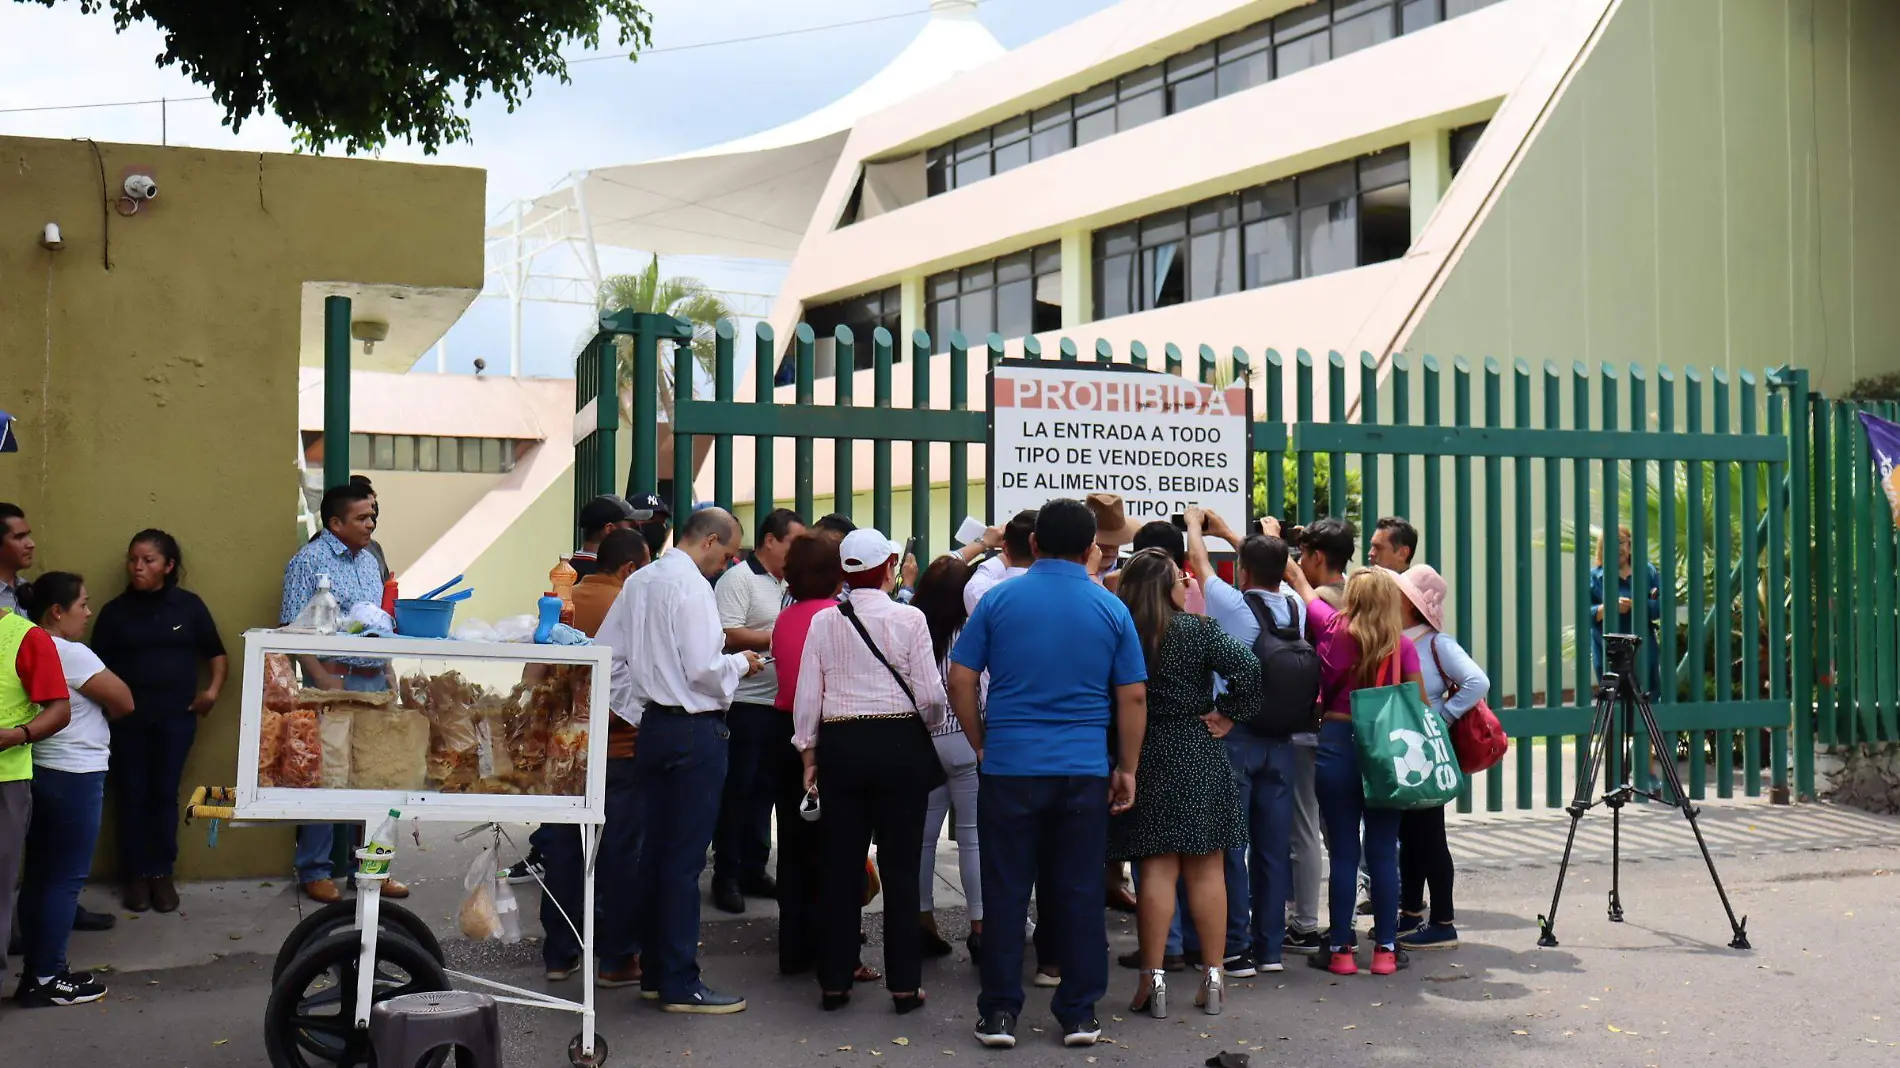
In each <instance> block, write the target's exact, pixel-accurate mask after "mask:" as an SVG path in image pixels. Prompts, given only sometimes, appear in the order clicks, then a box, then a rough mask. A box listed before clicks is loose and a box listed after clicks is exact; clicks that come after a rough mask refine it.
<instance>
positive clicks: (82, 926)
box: [73, 905, 119, 931]
mask: <svg viewBox="0 0 1900 1068" xmlns="http://www.w3.org/2000/svg"><path fill="white" fill-rule="evenodd" d="M118 922H119V918H118V917H117V916H114V915H113V914H112V913H110V912H93V911H92V910H91V909H88V908H86V907H85V906H84V905H79V906H76V907H75V908H74V909H73V930H75V931H110V930H112V928H113V927H114V926H116V925H117V924H118Z"/></svg>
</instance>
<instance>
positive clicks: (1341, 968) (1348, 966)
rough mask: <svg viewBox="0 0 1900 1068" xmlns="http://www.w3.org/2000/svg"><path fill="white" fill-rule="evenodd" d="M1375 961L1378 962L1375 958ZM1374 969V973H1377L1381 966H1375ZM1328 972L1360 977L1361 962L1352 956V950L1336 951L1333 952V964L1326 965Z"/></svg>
mask: <svg viewBox="0 0 1900 1068" xmlns="http://www.w3.org/2000/svg"><path fill="white" fill-rule="evenodd" d="M1373 959H1374V960H1377V959H1378V958H1376V957H1375V958H1373ZM1372 968H1373V970H1374V971H1377V970H1378V968H1379V966H1378V965H1377V964H1374V965H1373V966H1372ZM1326 970H1327V971H1329V972H1332V973H1333V974H1334V975H1358V974H1359V960H1358V958H1356V957H1354V956H1353V955H1352V950H1350V949H1335V950H1333V956H1332V960H1331V962H1329V963H1328V964H1327V965H1326Z"/></svg>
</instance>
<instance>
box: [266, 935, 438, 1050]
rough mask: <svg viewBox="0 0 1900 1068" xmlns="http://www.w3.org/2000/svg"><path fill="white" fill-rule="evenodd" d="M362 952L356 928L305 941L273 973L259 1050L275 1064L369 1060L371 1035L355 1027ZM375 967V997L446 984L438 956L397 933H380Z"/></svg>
mask: <svg viewBox="0 0 1900 1068" xmlns="http://www.w3.org/2000/svg"><path fill="white" fill-rule="evenodd" d="M361 951H362V940H361V938H360V937H359V936H358V934H357V932H355V931H347V930H346V931H334V932H332V933H330V934H327V935H325V936H323V937H322V938H319V939H317V940H316V941H314V942H311V943H310V944H309V945H307V946H306V947H305V948H304V951H303V952H302V953H300V954H298V955H297V957H296V959H294V960H292V961H291V962H290V965H289V966H288V967H286V968H285V969H284V972H283V974H282V975H281V976H279V977H278V978H277V981H276V982H275V983H274V984H273V985H272V987H271V994H270V1001H269V1003H268V1004H267V1005H266V1007H265V1009H264V1049H265V1051H266V1052H267V1053H268V1054H269V1055H270V1063H271V1064H272V1066H273V1068H317V1066H319V1065H325V1066H328V1065H334V1066H336V1068H356V1066H358V1065H367V1064H370V1063H371V1056H370V1047H369V1033H368V1032H367V1031H359V1030H357V1028H356V976H357V971H356V969H357V957H358V955H359V954H360V953H361ZM375 967H376V975H375V978H374V980H373V984H374V985H373V987H372V993H371V1000H372V1001H388V1000H389V999H390V998H395V997H401V996H403V995H404V994H424V993H430V992H434V991H442V990H448V989H450V986H449V977H448V975H447V974H446V973H444V972H443V970H442V964H441V962H439V961H437V960H436V959H435V958H434V957H432V956H430V955H429V953H428V951H426V950H424V949H423V948H422V947H421V946H418V945H416V944H415V943H414V942H412V941H410V940H409V939H408V938H406V937H404V936H403V935H400V934H391V933H387V932H385V933H383V934H382V935H381V937H379V938H377V940H376V964H375ZM444 1059H446V1058H444ZM438 1063H439V1062H438Z"/></svg>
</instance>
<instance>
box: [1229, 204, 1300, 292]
mask: <svg viewBox="0 0 1900 1068" xmlns="http://www.w3.org/2000/svg"><path fill="white" fill-rule="evenodd" d="M1241 240H1242V241H1244V242H1245V243H1246V260H1247V279H1246V281H1247V288H1248V289H1255V288H1258V287H1260V286H1270V285H1273V284H1274V283H1275V282H1287V281H1291V280H1292V279H1293V278H1294V277H1295V272H1294V269H1293V217H1292V216H1291V215H1276V216H1274V217H1273V218H1271V219H1263V220H1261V221H1259V222H1253V223H1248V224H1247V227H1246V229H1245V230H1244V231H1243V232H1242V233H1241Z"/></svg>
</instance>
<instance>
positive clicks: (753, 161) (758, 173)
mask: <svg viewBox="0 0 1900 1068" xmlns="http://www.w3.org/2000/svg"><path fill="white" fill-rule="evenodd" d="M976 2H977V0H932V2H931V4H930V20H929V22H928V23H926V24H925V26H924V28H923V30H922V32H920V33H918V35H917V37H916V38H915V39H914V40H912V41H911V42H910V44H909V45H908V46H906V47H905V48H904V50H903V51H902V52H900V53H898V55H897V57H896V58H895V59H893V60H891V62H890V64H889V65H887V66H886V67H885V68H884V69H883V70H881V71H879V72H878V73H877V74H875V75H873V76H872V77H871V79H870V80H869V81H866V82H865V83H864V84H863V85H860V86H859V87H858V88H856V89H854V90H852V91H851V92H850V93H848V94H846V95H845V96H844V97H842V98H840V99H839V100H837V101H834V102H833V103H831V104H829V105H827V106H825V107H823V108H820V109H818V110H817V111H814V112H812V113H811V114H809V115H806V116H805V117H803V118H800V119H796V120H793V121H792V122H788V123H786V124H784V125H783V126H778V127H775V128H773V129H770V130H766V131H764V132H762V133H756V134H753V135H751V136H749V137H742V138H739V139H738V140H736V141H728V142H726V143H725V144H722V145H714V146H713V147H711V148H703V149H698V150H696V151H692V152H686V153H682V154H680V155H677V156H669V157H667V158H665V159H657V160H650V161H648V162H645V163H629V164H623V165H620V166H614V167H601V168H597V169H594V170H589V171H581V172H578V173H576V174H575V176H574V178H573V179H572V180H571V181H570V182H568V183H567V184H566V185H564V186H562V187H561V188H559V189H557V190H555V191H554V192H552V193H549V194H548V195H547V196H544V197H540V198H539V199H537V200H535V201H534V203H533V205H532V206H531V208H530V209H529V210H528V212H527V213H526V214H525V215H524V216H522V218H521V220H520V223H519V225H520V226H521V227H523V228H533V227H534V226H535V225H536V224H537V223H542V222H546V221H548V220H550V219H551V218H553V217H554V216H557V215H560V214H563V213H566V212H570V211H571V212H576V213H578V214H579V216H580V220H579V221H580V223H581V225H582V227H583V228H585V229H586V230H589V231H591V235H590V236H591V238H592V243H594V244H596V245H609V246H615V247H619V248H630V249H639V250H641V251H645V252H654V253H661V254H666V255H698V256H735V257H741V258H746V259H772V260H789V259H791V257H792V254H793V253H794V252H795V251H796V250H797V248H798V243H799V242H800V241H801V240H802V239H803V238H804V236H805V230H806V228H807V227H808V226H809V225H810V223H811V217H812V212H813V211H814V210H815V209H816V207H817V204H818V199H819V197H820V196H822V195H823V193H824V190H825V185H826V183H827V182H828V181H830V178H831V173H832V171H833V170H834V169H835V168H836V166H837V162H838V154H839V153H840V152H841V151H842V150H843V148H844V143H845V139H846V138H847V137H848V136H849V135H850V131H851V127H852V126H853V125H854V124H855V123H856V122H857V121H858V120H859V119H860V118H862V117H863V116H865V115H868V114H871V113H872V112H875V111H880V110H882V109H884V108H887V107H889V106H891V105H892V104H895V103H897V102H899V101H901V100H904V99H906V98H908V97H911V96H914V95H915V94H917V93H919V92H922V91H923V90H925V89H928V88H930V87H932V86H935V85H938V84H940V83H942V82H944V81H946V80H947V79H949V78H950V77H951V76H952V75H955V74H958V73H961V72H963V71H966V70H969V69H971V68H974V67H977V66H979V65H981V64H983V63H986V62H988V61H990V60H992V59H994V58H996V57H997V56H1000V55H1002V54H1003V52H1004V48H1003V46H1002V44H1001V43H1000V42H998V41H997V40H996V38H995V37H994V36H992V35H991V34H990V32H989V30H988V29H986V28H985V27H984V26H983V24H982V23H981V22H979V21H978V20H977V18H976ZM515 225H516V224H515V223H513V222H512V221H511V222H510V224H508V225H504V226H496V227H493V228H492V229H491V231H490V234H489V236H490V237H491V238H501V237H507V236H508V235H509V233H510V232H511V231H512V228H513V227H514V226H515Z"/></svg>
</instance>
